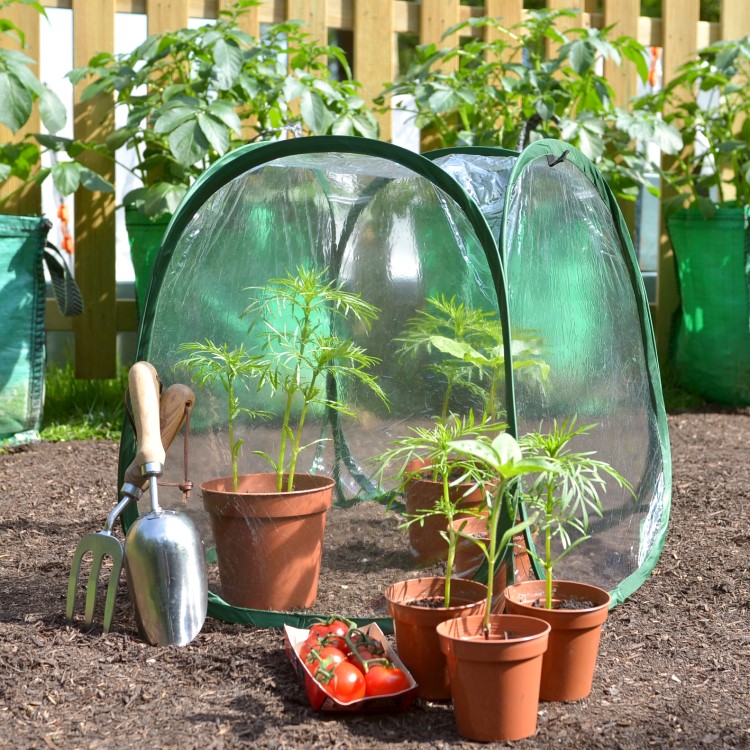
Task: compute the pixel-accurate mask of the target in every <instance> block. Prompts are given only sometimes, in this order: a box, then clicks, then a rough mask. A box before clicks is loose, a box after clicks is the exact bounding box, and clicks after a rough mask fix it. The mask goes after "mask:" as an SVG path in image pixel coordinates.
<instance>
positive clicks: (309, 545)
mask: <svg viewBox="0 0 750 750" xmlns="http://www.w3.org/2000/svg"><path fill="white" fill-rule="evenodd" d="M334 484H335V482H334V480H333V479H331V478H330V477H325V476H315V475H311V474H301V475H298V476H297V477H295V482H294V488H295V489H294V490H293V491H292V492H278V491H277V490H276V475H275V474H243V475H241V476H240V477H239V486H238V490H237V492H233V491H232V478H231V477H221V478H219V479H211V480H209V481H207V482H204V483H203V484H202V485H201V486H200V489H201V491H202V493H203V506H204V508H205V509H206V510H207V511H208V514H209V518H210V520H211V529H212V531H213V535H214V541H215V543H216V555H217V558H218V563H219V578H220V580H221V590H222V596H223V598H224V600H225V601H227V602H228V603H229V604H231V605H233V606H235V607H246V608H250V609H274V610H285V609H296V608H302V607H312V605H313V604H314V602H315V597H316V596H317V593H318V577H319V575H320V561H321V557H322V553H323V533H324V531H325V523H326V511H327V510H328V509H329V508H330V507H331V502H332V499H333V487H334Z"/></svg>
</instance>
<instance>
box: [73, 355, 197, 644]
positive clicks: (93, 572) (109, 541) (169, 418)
mask: <svg viewBox="0 0 750 750" xmlns="http://www.w3.org/2000/svg"><path fill="white" fill-rule="evenodd" d="M153 375H154V377H156V371H155V370H154V371H153ZM194 402H195V396H194V395H193V392H192V391H191V390H190V388H188V387H187V386H186V385H182V384H180V383H174V384H173V385H171V386H169V388H167V390H166V391H164V393H163V394H162V397H161V399H160V402H159V418H160V422H161V438H162V442H163V444H164V448H165V450H166V449H167V448H168V447H169V445H171V443H172V440H173V439H174V437H175V435H176V434H177V433H178V432H179V430H180V427H182V424H183V422H184V421H185V416H186V413H187V409H188V408H191V407H192V405H193V403H194ZM147 484H148V479H145V480H144V478H143V476H142V474H141V467H140V466H139V465H138V463H137V461H133V463H131V465H130V466H129V467H128V468H127V469H126V471H125V481H124V482H123V485H122V488H121V490H120V494H121V495H122V499H121V500H120V502H119V503H118V504H117V505H116V506H115V507H114V508H113V509H112V510H111V511H110V512H109V515H108V516H107V520H106V522H105V524H104V529H103V530H102V531H98V532H96V533H93V534H87V535H86V536H85V537H84V538H83V539H81V541H80V542H79V543H78V546H77V547H76V551H75V553H74V555H73V563H72V569H71V571H70V578H69V579H68V601H67V607H66V610H65V614H66V617H67V619H68V620H69V621H72V620H73V610H74V607H75V598H76V589H77V588H78V577H79V573H80V568H81V560H82V559H83V556H84V555H85V554H86V553H87V552H91V553H92V554H93V557H92V560H91V569H90V571H89V579H88V584H87V586H86V604H85V609H84V615H83V622H84V624H85V625H91V624H92V623H93V621H94V609H95V606H96V591H97V585H98V581H99V572H100V570H101V567H102V560H103V559H104V558H105V557H109V558H110V559H111V561H112V570H111V571H110V574H109V582H108V585H107V595H106V598H105V602H104V619H103V632H104V633H108V632H109V627H110V625H111V623H112V614H113V612H114V608H115V598H116V595H117V585H118V582H119V579H120V571H121V570H122V562H123V551H124V547H123V544H122V542H121V541H120V540H119V539H118V538H117V537H116V536H115V535H114V534H113V533H112V529H113V528H114V525H115V522H116V521H117V519H118V517H119V516H120V514H121V513H122V512H123V510H125V508H126V507H127V506H128V504H129V503H130V502H131V500H136V501H138V499H139V498H140V496H141V495H142V494H143V490H144V488H145V487H146V486H147Z"/></svg>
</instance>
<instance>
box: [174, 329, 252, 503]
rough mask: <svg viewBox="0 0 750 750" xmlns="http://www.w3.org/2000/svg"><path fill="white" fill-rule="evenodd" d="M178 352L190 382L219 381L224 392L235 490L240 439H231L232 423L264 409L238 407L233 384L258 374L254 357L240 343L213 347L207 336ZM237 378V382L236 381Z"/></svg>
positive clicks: (233, 435) (185, 344) (179, 349)
mask: <svg viewBox="0 0 750 750" xmlns="http://www.w3.org/2000/svg"><path fill="white" fill-rule="evenodd" d="M177 351H178V352H183V353H185V354H187V356H186V357H185V358H184V359H182V360H180V361H179V362H177V363H176V364H175V368H179V367H185V368H187V369H188V370H189V371H190V373H191V377H192V379H193V381H194V382H195V383H196V384H197V385H198V386H199V387H201V388H206V387H209V386H212V385H214V384H217V383H218V384H220V385H221V387H222V388H223V389H224V391H225V392H226V394H227V429H228V440H229V449H230V455H231V457H232V489H233V490H234V491H235V492H236V491H237V486H238V476H239V455H240V448H242V444H243V443H244V440H242V439H239V438H235V423H236V420H237V417H239V416H240V414H247V415H248V416H250V417H262V416H265V412H260V411H253V410H251V409H246V408H244V407H242V406H240V399H239V398H238V396H237V385H238V384H244V385H247V381H248V380H252V378H253V377H255V376H256V375H257V374H258V367H257V364H256V360H257V358H255V357H252V356H250V354H248V352H247V351H246V350H245V347H244V346H243V345H240V346H239V347H237V348H236V349H232V350H230V349H229V347H228V346H227V345H226V344H222V345H221V346H217V345H216V344H214V343H213V342H212V341H211V340H210V339H206V340H205V341H204V342H203V343H199V342H187V343H184V344H180V346H179V347H178V349H177ZM238 381H239V382H238Z"/></svg>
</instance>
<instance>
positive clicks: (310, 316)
mask: <svg viewBox="0 0 750 750" xmlns="http://www.w3.org/2000/svg"><path fill="white" fill-rule="evenodd" d="M248 291H252V292H253V293H254V299H252V301H251V302H250V304H249V305H248V306H247V307H246V308H245V310H244V312H243V313H242V317H243V318H248V319H249V320H250V326H249V328H248V334H249V335H256V336H257V337H259V339H260V342H261V343H260V351H261V354H259V355H258V357H257V358H256V359H255V365H256V367H257V377H258V390H261V389H263V388H267V389H269V390H270V391H271V393H272V394H276V393H281V394H282V395H283V398H284V416H283V421H282V426H281V440H280V444H279V452H278V455H277V457H276V459H274V458H272V457H271V456H269V455H268V454H266V453H262V452H257V453H258V454H259V455H261V456H262V457H263V458H264V459H266V460H267V461H268V462H269V463H270V464H271V466H272V467H273V469H274V471H275V473H276V476H277V487H278V489H279V490H282V488H283V482H284V474H287V475H288V478H287V490H289V491H291V490H292V488H293V485H294V475H295V471H296V467H297V459H298V457H299V455H300V453H301V452H302V451H303V450H304V448H305V447H307V446H304V445H302V435H303V429H304V426H305V420H306V418H307V415H308V413H309V409H310V407H311V406H312V405H318V406H321V407H323V408H325V409H326V410H330V409H332V410H334V411H337V412H340V413H342V414H347V415H353V412H352V410H351V409H350V408H349V407H348V406H347V404H346V403H344V402H343V401H340V400H339V399H338V398H337V397H335V395H332V394H331V393H330V391H329V389H328V381H329V379H330V380H331V381H332V382H334V383H335V384H336V390H337V391H340V389H341V388H342V386H343V385H344V383H345V382H347V381H351V382H354V383H359V384H360V385H363V386H365V387H366V388H368V389H369V390H370V391H372V392H373V393H374V394H375V395H376V396H378V398H380V400H381V401H382V402H383V403H384V404H386V406H387V405H388V398H387V396H386V395H385V393H384V392H383V390H382V388H381V387H380V385H379V384H378V382H377V380H376V379H375V377H373V376H372V375H370V374H369V373H368V369H369V368H370V367H372V366H373V365H375V364H377V363H378V362H379V361H380V360H379V359H377V358H376V357H372V356H370V355H368V354H367V353H366V352H365V350H364V349H363V348H361V347H359V346H357V345H356V344H355V343H354V342H353V341H352V340H351V339H348V338H344V337H342V336H339V335H338V334H337V333H336V331H335V329H336V325H337V324H344V325H346V324H351V323H352V322H354V323H355V324H356V325H358V326H359V327H360V329H361V330H365V331H367V330H369V328H370V326H371V325H372V322H373V321H375V320H377V317H378V314H379V312H380V311H379V310H378V308H377V307H375V306H374V305H371V304H369V303H368V302H366V301H365V300H363V299H362V297H361V296H360V295H359V294H352V293H350V292H346V291H345V290H343V289H340V288H339V287H338V286H337V285H336V283H335V282H333V281H331V282H326V281H325V275H324V271H322V270H315V269H312V270H308V269H304V268H299V269H298V270H297V275H296V276H295V275H293V274H291V273H288V274H287V275H286V276H285V277H281V278H276V279H271V280H270V281H269V282H268V283H267V284H266V286H264V287H249V288H248ZM298 401H299V402H301V403H300V404H299V413H298V415H297V416H296V420H295V419H293V413H294V409H295V406H297V402H298ZM295 421H296V424H295ZM287 451H288V460H287Z"/></svg>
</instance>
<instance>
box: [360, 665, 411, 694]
mask: <svg viewBox="0 0 750 750" xmlns="http://www.w3.org/2000/svg"><path fill="white" fill-rule="evenodd" d="M364 677H365V694H366V695H367V696H368V697H370V696H375V695H393V694H394V693H400V692H401V691H402V690H406V689H407V688H408V687H409V678H408V677H407V676H406V675H405V674H404V673H403V672H402V671H401V670H400V669H399V668H398V667H384V666H383V665H381V664H375V665H373V666H371V667H370V668H369V669H368V670H367V673H366V674H365V676H364Z"/></svg>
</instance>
